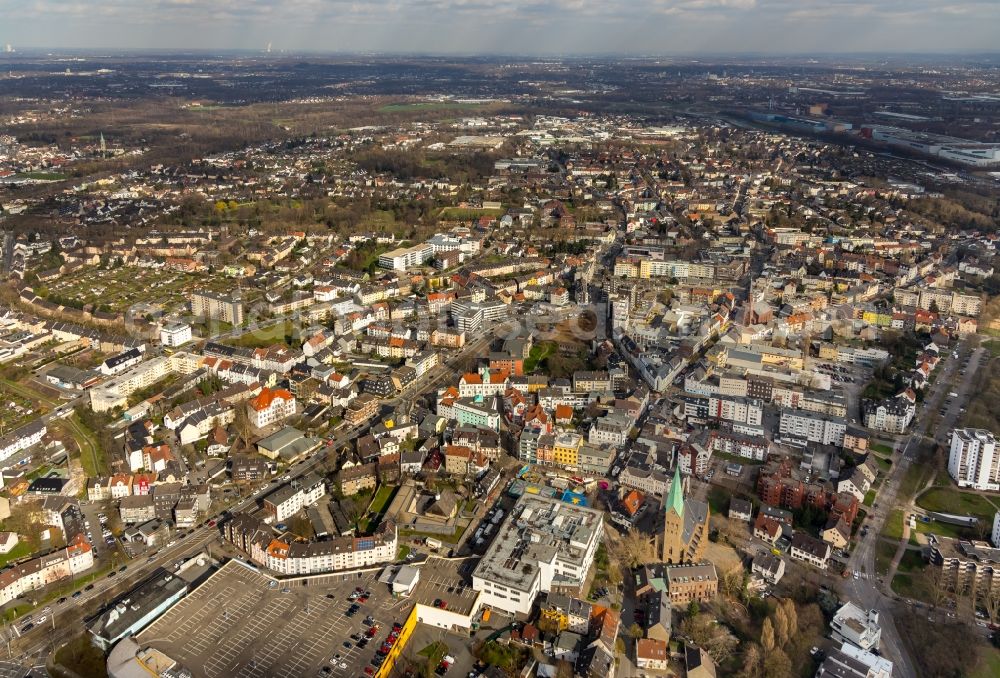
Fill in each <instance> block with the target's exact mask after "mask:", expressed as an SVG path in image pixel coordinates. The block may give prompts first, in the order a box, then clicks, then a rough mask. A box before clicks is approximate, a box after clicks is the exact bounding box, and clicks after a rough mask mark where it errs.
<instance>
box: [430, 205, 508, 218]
mask: <svg viewBox="0 0 1000 678" xmlns="http://www.w3.org/2000/svg"><path fill="white" fill-rule="evenodd" d="M503 212H504V211H503V210H502V209H493V208H491V209H486V208H482V207H481V208H478V209H477V208H474V207H442V208H441V217H442V218H443V219H461V220H467V219H478V218H479V217H499V216H502V215H503Z"/></svg>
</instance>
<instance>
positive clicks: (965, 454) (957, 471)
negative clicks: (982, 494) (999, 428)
mask: <svg viewBox="0 0 1000 678" xmlns="http://www.w3.org/2000/svg"><path fill="white" fill-rule="evenodd" d="M948 473H950V474H951V477H952V478H954V479H955V482H956V483H958V486H959V487H971V488H973V489H976V490H993V491H996V490H1000V454H997V440H996V437H995V436H994V435H993V434H992V433H991V432H990V431H986V430H984V429H978V428H957V429H955V430H954V431H952V432H951V449H950V450H949V452H948Z"/></svg>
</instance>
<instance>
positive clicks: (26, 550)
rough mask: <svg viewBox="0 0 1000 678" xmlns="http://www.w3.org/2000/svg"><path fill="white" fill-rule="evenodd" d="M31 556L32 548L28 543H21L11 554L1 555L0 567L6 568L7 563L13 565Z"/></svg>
mask: <svg viewBox="0 0 1000 678" xmlns="http://www.w3.org/2000/svg"><path fill="white" fill-rule="evenodd" d="M30 555H31V547H30V546H29V545H28V542H26V541H19V542H18V543H17V546H15V547H14V548H12V549H11V550H10V553H4V554H3V555H0V567H6V566H7V563H12V562H14V561H15V560H19V559H21V558H24V557H25V556H30Z"/></svg>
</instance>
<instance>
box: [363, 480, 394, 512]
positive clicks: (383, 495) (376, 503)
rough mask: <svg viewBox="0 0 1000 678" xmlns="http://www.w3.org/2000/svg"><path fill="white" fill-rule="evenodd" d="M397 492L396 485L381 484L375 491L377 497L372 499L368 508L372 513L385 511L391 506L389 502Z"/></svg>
mask: <svg viewBox="0 0 1000 678" xmlns="http://www.w3.org/2000/svg"><path fill="white" fill-rule="evenodd" d="M395 494H396V488H395V486H393V485H379V488H378V491H377V492H376V493H375V497H374V498H373V499H372V503H371V505H370V506H369V507H368V510H369V511H371V512H372V513H385V510H386V508H388V506H389V502H390V501H392V498H393V496H394V495H395Z"/></svg>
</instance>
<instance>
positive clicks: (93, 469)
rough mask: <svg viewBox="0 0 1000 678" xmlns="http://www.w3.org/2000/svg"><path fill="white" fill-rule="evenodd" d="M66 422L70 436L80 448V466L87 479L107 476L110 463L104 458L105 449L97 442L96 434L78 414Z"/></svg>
mask: <svg viewBox="0 0 1000 678" xmlns="http://www.w3.org/2000/svg"><path fill="white" fill-rule="evenodd" d="M66 422H67V427H68V428H69V432H70V434H71V435H72V436H73V439H74V440H76V444H77V445H78V446H79V447H80V465H81V466H83V471H84V473H86V474H87V477H88V478H96V477H98V476H103V475H107V474H108V462H107V459H106V458H105V456H104V449H103V448H102V447H101V445H100V443H98V441H97V436H96V434H95V433H94V432H93V431H91V430H90V429H89V428H87V426H86V425H85V424H84V423H83V421H82V420H81V419H80V416H79V415H77V414H74V415H73V416H72V417H70V418H69V419H68V420H66Z"/></svg>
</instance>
